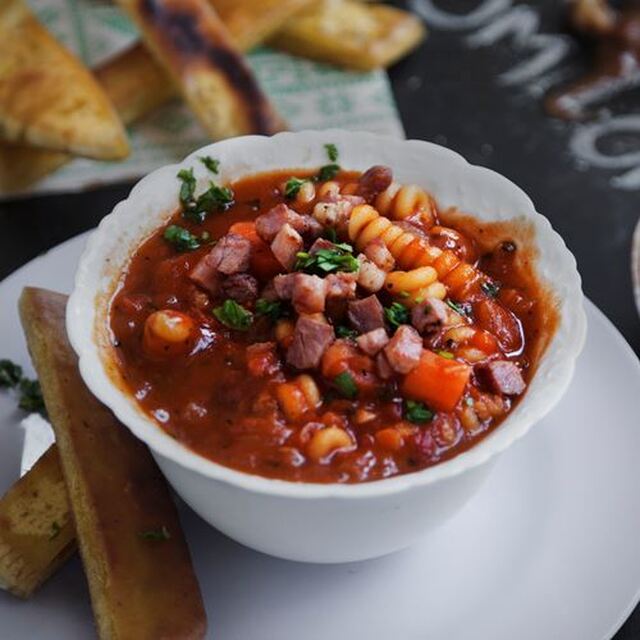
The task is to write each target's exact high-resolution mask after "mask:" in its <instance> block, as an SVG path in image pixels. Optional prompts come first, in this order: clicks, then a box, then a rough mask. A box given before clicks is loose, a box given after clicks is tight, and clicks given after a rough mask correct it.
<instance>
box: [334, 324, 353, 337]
mask: <svg viewBox="0 0 640 640" xmlns="http://www.w3.org/2000/svg"><path fill="white" fill-rule="evenodd" d="M336 335H337V336H338V338H348V339H350V340H353V339H354V338H355V337H356V336H357V335H358V332H357V331H356V330H355V329H351V328H350V327H345V326H344V325H343V324H340V325H338V326H337V327H336Z"/></svg>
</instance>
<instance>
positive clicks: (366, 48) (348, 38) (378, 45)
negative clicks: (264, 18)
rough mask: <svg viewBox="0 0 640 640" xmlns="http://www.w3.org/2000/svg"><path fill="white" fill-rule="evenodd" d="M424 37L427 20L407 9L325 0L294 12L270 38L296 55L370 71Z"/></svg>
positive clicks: (273, 43) (416, 43) (392, 60)
mask: <svg viewBox="0 0 640 640" xmlns="http://www.w3.org/2000/svg"><path fill="white" fill-rule="evenodd" d="M424 37H425V28H424V25H423V24H422V22H421V21H420V19H419V18H418V17H416V16H414V15H412V14H411V13H408V12H407V11H402V10H401V9H397V8H396V7H388V6H385V5H378V4H375V5H368V4H363V3H359V2H355V1H353V0H332V1H329V0H324V1H322V2H317V3H315V4H314V5H313V6H311V7H309V8H308V9H305V10H304V11H302V12H301V13H299V14H297V15H295V16H294V17H293V18H290V19H289V20H288V21H287V22H286V23H285V24H284V26H283V27H282V28H281V29H279V30H278V32H277V33H276V34H275V36H274V37H273V38H272V39H271V40H270V42H269V44H272V45H273V46H274V47H277V48H278V49H283V50H284V51H288V52H289V53H293V54H294V55H299V56H304V57H307V58H312V59H314V60H318V61H320V62H328V63H331V64H335V65H338V66H342V67H348V68H350V69H359V70H362V71H369V70H371V69H376V68H380V67H388V66H389V65H391V64H393V63H394V62H396V60H398V59H400V58H401V57H403V56H405V55H406V54H407V53H408V52H409V51H411V50H412V49H414V48H415V47H417V46H418V44H420V42H422V40H423V39H424Z"/></svg>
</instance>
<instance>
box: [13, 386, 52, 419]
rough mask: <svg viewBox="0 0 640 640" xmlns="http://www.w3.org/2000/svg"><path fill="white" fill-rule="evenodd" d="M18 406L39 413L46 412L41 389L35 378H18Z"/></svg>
mask: <svg viewBox="0 0 640 640" xmlns="http://www.w3.org/2000/svg"><path fill="white" fill-rule="evenodd" d="M18 406H19V407H20V408H21V409H22V410H23V411H29V412H32V413H41V414H42V415H44V414H45V413H46V411H45V407H44V400H43V398H42V390H41V389H40V383H39V382H38V381H37V380H30V379H29V378H22V380H20V400H19V401H18Z"/></svg>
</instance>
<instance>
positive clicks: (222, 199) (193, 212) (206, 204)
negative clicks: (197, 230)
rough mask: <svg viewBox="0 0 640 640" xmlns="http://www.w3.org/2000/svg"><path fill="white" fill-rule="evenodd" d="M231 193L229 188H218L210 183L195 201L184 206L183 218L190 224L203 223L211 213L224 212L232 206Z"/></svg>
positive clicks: (232, 196)
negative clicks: (189, 221)
mask: <svg viewBox="0 0 640 640" xmlns="http://www.w3.org/2000/svg"><path fill="white" fill-rule="evenodd" d="M233 198H234V195H233V191H232V190H231V189H230V188H229V187H220V186H218V185H217V184H214V183H213V182H212V183H211V186H210V187H209V188H208V189H207V190H206V191H203V192H202V193H201V194H200V195H199V196H198V198H197V199H196V200H191V202H189V203H188V204H187V205H186V208H185V210H184V212H183V214H182V215H183V216H184V217H185V218H186V219H187V220H191V222H204V221H205V219H206V217H207V215H208V214H209V213H211V212H212V211H226V210H227V209H228V208H229V207H231V206H232V205H233Z"/></svg>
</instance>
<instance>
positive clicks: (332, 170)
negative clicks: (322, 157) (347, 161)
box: [316, 163, 340, 182]
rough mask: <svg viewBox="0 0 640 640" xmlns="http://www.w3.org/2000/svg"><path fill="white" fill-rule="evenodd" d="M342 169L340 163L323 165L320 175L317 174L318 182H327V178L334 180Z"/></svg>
mask: <svg viewBox="0 0 640 640" xmlns="http://www.w3.org/2000/svg"><path fill="white" fill-rule="evenodd" d="M339 171H340V165H339V164H335V163H332V164H325V165H324V166H323V167H320V170H319V171H318V175H317V176H316V181H317V182H326V181H327V180H333V179H334V178H335V177H336V176H337V175H338V172H339Z"/></svg>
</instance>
